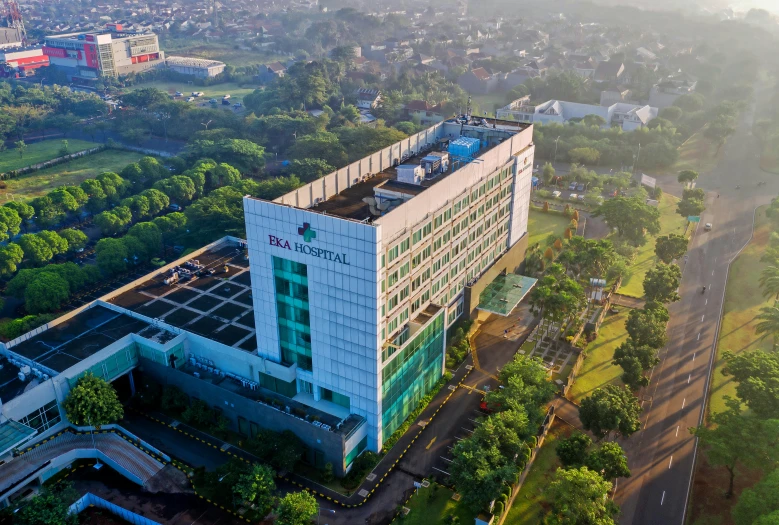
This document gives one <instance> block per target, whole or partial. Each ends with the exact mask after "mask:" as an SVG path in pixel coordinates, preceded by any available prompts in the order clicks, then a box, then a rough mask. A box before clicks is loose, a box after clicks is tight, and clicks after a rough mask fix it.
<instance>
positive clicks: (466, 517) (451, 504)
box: [402, 484, 476, 525]
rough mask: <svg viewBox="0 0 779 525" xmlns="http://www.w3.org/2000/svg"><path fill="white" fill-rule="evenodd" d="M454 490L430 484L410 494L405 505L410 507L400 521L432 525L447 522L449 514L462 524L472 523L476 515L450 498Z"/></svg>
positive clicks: (415, 524)
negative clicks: (406, 514)
mask: <svg viewBox="0 0 779 525" xmlns="http://www.w3.org/2000/svg"><path fill="white" fill-rule="evenodd" d="M453 494H454V492H452V491H451V490H449V489H448V488H446V487H442V486H436V485H434V484H431V485H430V487H428V488H426V489H419V492H418V493H417V494H414V495H413V496H411V499H409V500H408V503H406V506H407V507H408V508H410V509H411V512H409V513H408V516H406V518H405V519H403V520H402V522H403V523H404V524H406V525H434V524H436V525H437V524H439V523H449V522H448V521H445V520H446V518H448V517H449V516H456V517H457V518H459V520H460V521H459V523H461V524H462V525H466V524H470V523H473V520H474V518H475V517H476V515H475V514H474V513H473V512H471V511H470V510H469V509H468V508H467V507H466V506H465V505H463V504H461V503H458V502H457V501H454V500H453V499H452V495H453Z"/></svg>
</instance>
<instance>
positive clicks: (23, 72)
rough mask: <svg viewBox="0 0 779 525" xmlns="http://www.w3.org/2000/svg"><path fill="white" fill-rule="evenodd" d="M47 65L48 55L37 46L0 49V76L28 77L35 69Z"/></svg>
mask: <svg viewBox="0 0 779 525" xmlns="http://www.w3.org/2000/svg"><path fill="white" fill-rule="evenodd" d="M48 65H49V57H47V56H46V55H44V54H43V49H41V48H40V47H39V46H34V47H26V48H15V49H14V48H8V49H0V77H6V78H8V77H11V78H19V77H29V76H32V75H34V74H35V70H36V69H38V68H40V67H44V66H48Z"/></svg>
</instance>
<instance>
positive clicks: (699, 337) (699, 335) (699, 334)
mask: <svg viewBox="0 0 779 525" xmlns="http://www.w3.org/2000/svg"><path fill="white" fill-rule="evenodd" d="M700 340H701V333H700V332H698V339H696V341H700Z"/></svg>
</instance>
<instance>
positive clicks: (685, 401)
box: [682, 397, 687, 410]
mask: <svg viewBox="0 0 779 525" xmlns="http://www.w3.org/2000/svg"><path fill="white" fill-rule="evenodd" d="M685 403H687V398H686V397H685V398H684V399H682V410H684V405H685Z"/></svg>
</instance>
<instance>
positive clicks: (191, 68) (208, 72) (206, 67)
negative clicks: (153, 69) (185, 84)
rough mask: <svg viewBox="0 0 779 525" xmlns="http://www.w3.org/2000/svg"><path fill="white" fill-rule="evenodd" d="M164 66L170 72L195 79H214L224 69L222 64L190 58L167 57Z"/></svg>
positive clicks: (215, 61) (216, 61)
mask: <svg viewBox="0 0 779 525" xmlns="http://www.w3.org/2000/svg"><path fill="white" fill-rule="evenodd" d="M165 65H167V66H168V69H170V70H172V71H175V72H177V73H181V74H182V75H190V76H193V77H197V78H211V77H215V76H217V75H219V74H221V73H222V72H223V71H224V69H225V63H224V62H219V61H218V60H206V59H204V58H190V57H167V58H166V59H165Z"/></svg>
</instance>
